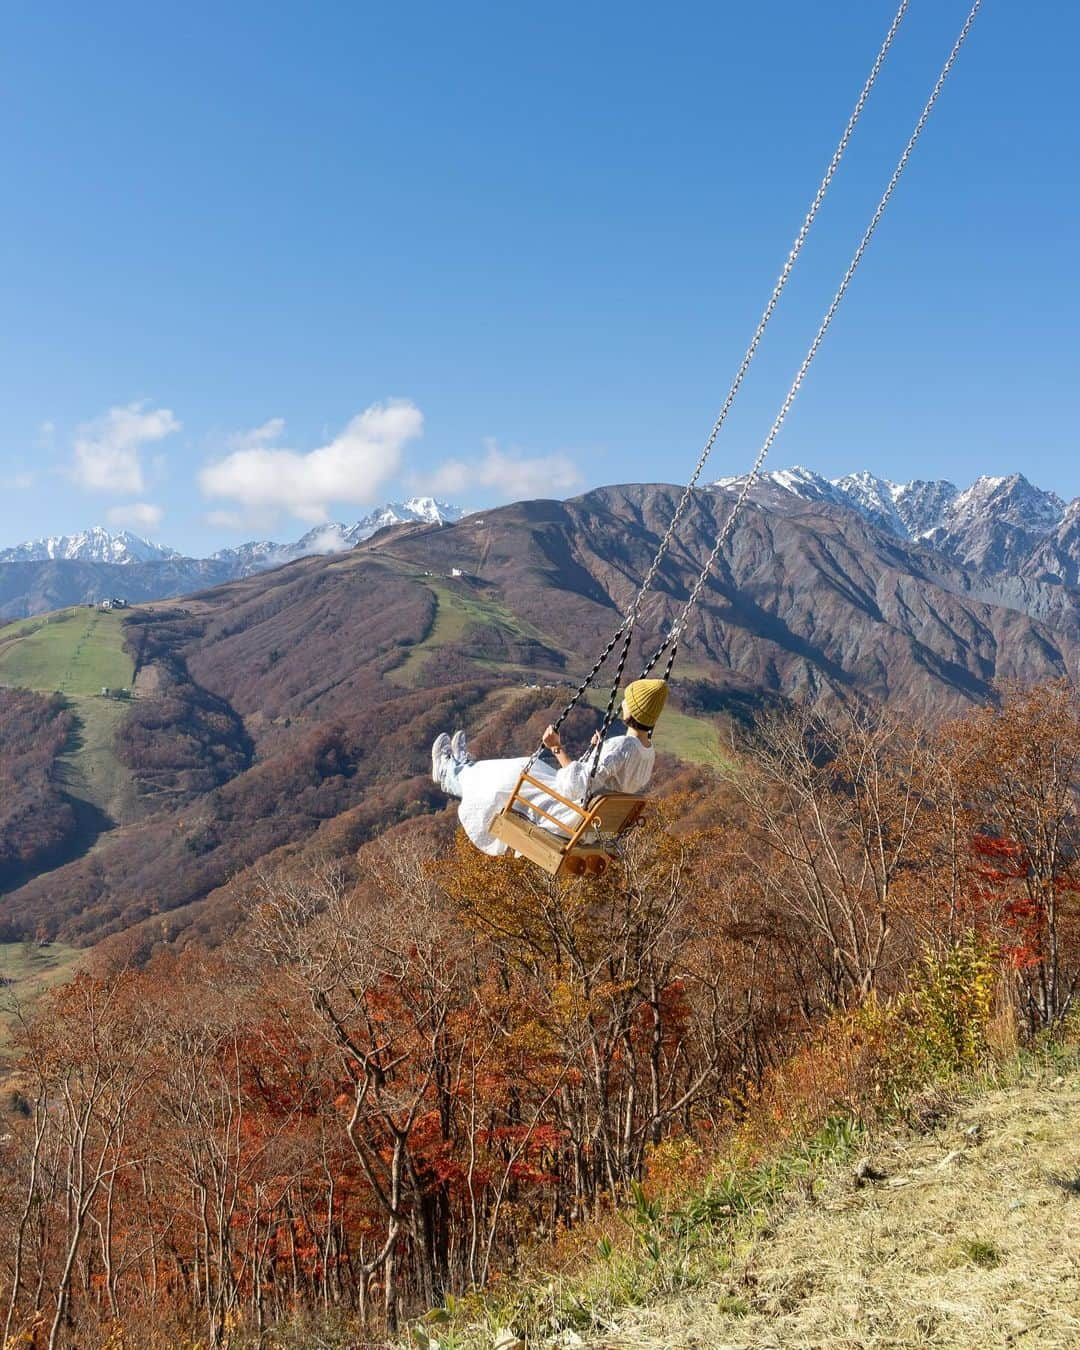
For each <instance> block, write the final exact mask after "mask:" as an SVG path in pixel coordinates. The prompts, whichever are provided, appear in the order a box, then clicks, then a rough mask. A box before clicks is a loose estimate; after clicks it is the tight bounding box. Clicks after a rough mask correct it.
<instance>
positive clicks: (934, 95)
mask: <svg viewBox="0 0 1080 1350" xmlns="http://www.w3.org/2000/svg"><path fill="white" fill-rule="evenodd" d="M981 7H982V0H975V3H974V4H973V5H972V7H971V10H970V12H969V13H968V16H967V19H966V20H965V21H964V26H963V27H962V28H961V30H960V34H959V36H958V37H957V39H956V41H955V43H954V44H953V48H952V51H951V52H950V53H949V56H948V59H947V60H946V62H945V64H944V66H943V67H942V69H941V74H940V75H939V76H938V78H937V83H936V84H935V85H934V87H933V90H932V91H931V93H930V97H929V98H928V99H927V101H926V105H925V107H924V108H923V110H922V113H921V114H920V116H919V120H918V121H917V122H916V124H915V129H914V131H913V132H912V133H911V135H910V137H909V138H908V142H907V145H905V147H904V151H903V153H902V154H901V156H900V158H899V160H898V161H897V164H896V168H895V169H893V172H892V177H891V178H890V179H889V182H888V184H887V186H886V188H885V191H884V192H883V193H882V195H881V199H880V201H879V202H878V204H877V208H876V210H875V211H874V214H873V216H872V217H871V218H870V224H869V225H868V226H867V227H866V231H865V233H864V234H863V237H862V239H861V240H860V241H859V246H858V248H857V249H856V250H855V254H854V256H853V257H852V259H851V262H850V263H849V264H848V269H847V271H846V272H845V273H844V277H843V280H842V281H841V282H840V285H839V287H838V288H837V291H836V294H835V295H834V296H833V298H832V302H831V303H830V305H829V308H828V309H827V310H826V311H825V317H824V318H823V319H822V321H821V324H820V325H819V327H818V330H817V333H816V334H815V335H814V340H813V342H811V344H810V348H809V350H808V351H807V353H806V355H805V357H803V361H802V365H800V367H799V369H798V371H797V373H796V375H795V378H794V380H793V381H792V382H791V388H790V389H789V390H788V392H787V396H786V398H785V399H784V402H783V403H782V404H781V407H780V411H779V412H778V413H777V415H776V418H775V420H774V421H773V424H772V426H771V427H770V428H769V434H768V435H767V436H766V437H765V440H764V441H763V442H762V445H761V449H760V450H759V451H758V453H757V458H756V459H755V460H754V463H753V466H752V468H751V470H750V472H749V474H748V475H747V477H746V481H745V482H744V484H743V486H742V489H741V491H740V492H739V495H738V497H737V498H736V500H735V505H734V506H733V507H732V508H731V512H730V514H729V515H728V517H727V519H726V521H725V522H724V525H723V527H722V529H721V530H720V533H719V535H718V536H717V538H716V543H715V544H714V545H713V550H712V552H711V553H710V554H709V557H708V559H707V560H706V563H705V566H704V567H703V568H702V569H701V572H700V573H699V575H698V578H697V581H696V582H695V583H694V587H693V589H692V590H691V592H690V595H689V598H688V599H687V601H686V603H685V605H683V607H682V610H681V611H680V613H679V616H678V617H677V618H676V620H675V622H674V624H672V627H671V631H670V632H669V633H668V635H667V637H666V638H665V639H664V641H663V642H662V643H661V644H660V646H659V647H658V648H657V650H656V651H655V652H654V653H653V655H652V657H651V658H650V659H649V662H648V664H647V665H646V667H645V669H644V671H643V672H642V676H643V677H644V676H645V675H648V673H649V671H651V670H652V669H653V667H654V666H655V665H656V663H657V661H659V659H660V658H661V656H663V654H664V652H665V651H666V650H667V649H668V647H669V646H670V647H671V655H670V657H669V659H668V663H667V668H666V671H665V674H664V678H665V679H667V678H668V676H669V675H670V673H671V667H672V665H673V664H674V661H675V651H676V649H677V647H678V643H679V638H680V636H681V635H682V632H683V628H684V626H685V624H686V620H687V618H688V617H689V615H690V611H691V610H692V609H693V608H694V606H695V604H696V603H697V600H698V596H699V595H700V594H701V591H702V588H703V587H704V585H705V583H706V581H707V580H708V578H709V576H710V574H711V572H712V570H713V568H714V567H715V565H716V561H717V559H718V558H719V556H720V554H721V552H722V550H723V548H724V545H725V544H726V543H727V541H728V539H729V538H730V536H731V532H732V530H733V529H734V527H735V521H736V518H737V517H738V515H739V512H740V511H741V509H742V507H743V505H744V503H745V502H746V499H747V497H748V496H749V494H750V489H751V488H752V487H753V485H754V482H755V480H756V479H757V476H758V474H759V472H760V471H761V466H762V465H763V464H764V462H765V456H766V455H767V454H768V453H769V450H770V449H771V447H772V444H773V442H774V441H775V440H776V437H777V436H778V435H779V432H780V428H781V427H782V426H783V425H784V421H785V419H786V418H787V415H788V413H789V412H790V411H791V405H792V404H793V403H794V402H795V399H796V396H797V395H798V392H799V389H800V388H801V386H802V383H803V380H804V379H805V378H806V373H807V371H808V370H809V369H810V366H811V363H812V362H813V360H814V357H815V356H816V355H817V353H818V348H819V347H820V346H821V343H822V341H823V340H824V337H825V334H826V333H827V332H828V330H829V326H830V325H831V323H832V321H833V319H834V318H835V316H836V311H837V310H838V309H839V308H840V303H841V301H842V300H843V298H844V295H845V294H846V293H847V289H848V287H849V286H850V284H851V281H852V278H853V277H854V275H855V273H856V271H857V270H858V267H859V264H860V263H861V262H862V259H863V254H864V253H865V252H866V250H867V248H868V247H869V244H870V240H871V239H872V238H873V236H874V232H875V230H876V229H877V227H878V224H879V223H880V221H881V218H882V216H883V215H884V214H885V208H886V207H887V206H888V204H889V200H890V198H891V197H892V195H893V192H894V191H895V190H896V185H897V184H898V183H899V181H900V178H901V176H902V175H903V172H904V170H905V169H906V168H907V164H908V160H909V159H910V158H911V154H912V151H913V150H914V149H915V146H916V144H917V142H918V140H919V137H920V136H921V135H922V133H923V129H924V128H925V126H926V124H927V122H928V121H929V119H930V114H931V113H932V112H933V110H934V105H935V104H936V103H937V101H938V96H939V95H940V93H941V91H942V89H943V88H944V86H945V81H946V80H947V79H948V77H949V73H950V71H951V70H952V68H953V65H954V64H955V62H956V58H957V57H958V56H959V54H960V49H961V47H963V45H964V43H965V41H966V40H967V36H968V34H969V33H970V32H971V28H972V25H973V24H974V22H975V18H976V15H977V14H978V12H979V10H980V8H981Z"/></svg>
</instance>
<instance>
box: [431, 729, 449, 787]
mask: <svg viewBox="0 0 1080 1350" xmlns="http://www.w3.org/2000/svg"><path fill="white" fill-rule="evenodd" d="M449 755H450V737H449V736H448V735H447V734H446V732H445V731H440V732H439V734H438V735H437V736H436V737H435V739H434V740H433V741H432V743H431V777H432V779H433V780H434V781H435V782H436V783H438V784H439V786H440V787H441V786H442V781H441V773H440V770H441V767H442V761H443V760H444V759H447V758H448V757H449Z"/></svg>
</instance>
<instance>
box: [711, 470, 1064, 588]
mask: <svg viewBox="0 0 1080 1350" xmlns="http://www.w3.org/2000/svg"><path fill="white" fill-rule="evenodd" d="M744 481H745V480H744V479H742V478H722V479H719V480H718V481H717V482H716V483H715V484H714V485H713V486H714V487H716V488H718V489H720V490H731V489H737V488H738V487H740V486H741V485H742V483H743V482H744ZM752 495H753V497H754V498H755V499H756V500H759V501H763V502H767V503H768V504H769V505H771V506H773V507H774V508H776V509H779V510H784V509H785V508H786V507H788V506H790V505H791V503H792V500H793V499H794V500H798V501H804V502H823V503H827V504H829V505H832V506H837V507H841V508H846V509H848V510H854V511H856V512H858V514H859V515H861V516H862V517H863V518H864V519H865V520H868V521H870V523H871V524H873V525H875V526H876V527H877V528H878V529H881V530H886V531H888V532H889V533H890V534H894V535H896V536H897V537H899V538H901V539H905V540H910V541H913V542H919V543H923V544H926V545H927V546H929V547H930V548H933V549H935V550H936V551H937V552H939V553H941V554H943V555H944V556H945V557H947V558H949V559H951V560H953V561H954V562H958V563H961V564H962V565H963V566H965V567H969V568H972V569H974V570H975V571H977V572H979V573H981V574H983V575H984V576H986V577H993V578H998V579H1010V580H1011V581H1013V582H1020V581H1026V580H1034V581H1039V582H1051V583H1053V582H1057V583H1058V584H1062V585H1065V586H1075V585H1076V584H1077V572H1078V569H1080V540H1078V534H1080V526H1078V520H1080V514H1078V512H1080V498H1078V499H1076V500H1075V501H1073V502H1072V503H1070V504H1068V505H1066V503H1065V502H1064V501H1062V499H1061V498H1060V497H1059V496H1058V495H1057V493H1056V492H1046V491H1044V490H1043V489H1041V488H1038V487H1036V486H1035V485H1034V484H1033V483H1030V482H1029V481H1028V480H1027V479H1026V478H1025V477H1024V475H1023V474H1020V473H1014V474H1009V475H1008V476H1007V477H990V476H984V477H982V478H977V479H976V480H975V482H974V483H972V484H971V486H970V487H968V488H966V489H965V490H964V491H962V492H961V491H960V490H959V489H958V488H957V487H956V486H955V484H953V483H950V482H948V481H946V480H944V479H939V480H937V481H932V482H924V481H922V480H921V479H915V480H914V481H912V482H910V483H893V482H891V481H890V480H889V479H887V478H877V477H875V476H874V475H873V474H871V473H868V472H866V471H862V472H860V473H853V474H847V475H845V476H844V477H843V478H834V479H828V478H823V477H822V476H821V475H820V474H816V473H814V472H813V471H812V470H810V469H804V468H800V467H798V466H796V467H795V468H792V469H777V470H773V471H771V472H769V473H765V474H762V475H761V477H760V479H759V480H758V482H757V484H755V487H754V490H753V493H752ZM1007 590H1008V586H1007V585H1006V590H1005V591H1003V592H1002V593H1003V594H1004V593H1006V592H1007Z"/></svg>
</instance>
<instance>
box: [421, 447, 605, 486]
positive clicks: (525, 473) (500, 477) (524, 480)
mask: <svg viewBox="0 0 1080 1350" xmlns="http://www.w3.org/2000/svg"><path fill="white" fill-rule="evenodd" d="M486 445H487V449H486V451H485V453H484V455H483V458H482V459H479V460H471V461H467V460H461V459H448V460H445V461H444V462H443V463H442V464H440V465H439V467H438V468H437V469H436V470H435V471H434V473H433V474H425V475H424V476H423V479H422V481H423V484H424V487H425V490H426V491H428V492H430V493H432V494H433V495H434V496H437V497H452V498H454V499H456V500H461V499H462V498H464V497H467V496H469V494H470V493H480V492H486V493H489V494H491V495H493V496H496V497H498V498H499V499H500V500H502V501H521V500H523V499H525V498H529V497H562V496H565V495H566V493H568V492H572V491H573V490H574V489H575V488H577V487H580V486H581V483H582V477H581V472H580V470H579V469H578V467H577V465H576V464H575V463H574V461H573V460H572V459H571V458H570V456H569V455H564V454H553V455H532V456H529V455H522V454H518V453H517V452H515V451H510V452H508V451H505V450H500V449H499V447H498V445H496V443H495V442H494V441H491V440H489V441H487V442H486Z"/></svg>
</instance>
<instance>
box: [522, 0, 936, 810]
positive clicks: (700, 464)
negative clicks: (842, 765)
mask: <svg viewBox="0 0 1080 1350" xmlns="http://www.w3.org/2000/svg"><path fill="white" fill-rule="evenodd" d="M909 4H910V0H901V3H900V5H899V6H898V8H897V10H896V13H895V14H894V15H893V20H892V23H891V24H890V25H889V29H888V32H887V33H886V34H885V38H884V40H883V42H882V44H881V47H880V48H879V50H878V53H877V56H876V57H875V58H874V63H873V65H872V66H871V67H870V74H869V75H868V76H867V77H866V81H865V83H864V84H863V87H862V90H861V91H860V93H859V97H858V99H857V100H856V102H855V107H854V108H853V109H852V112H851V116H850V117H849V118H848V120H847V125H846V126H845V127H844V132H843V135H842V136H841V137H840V140H839V141H838V142H837V145H836V149H835V150H834V151H833V154H832V158H831V159H830V160H829V165H828V168H827V169H826V170H825V175H824V177H823V178H822V180H821V182H820V184H819V185H818V189H817V192H816V193H815V194H814V199H813V201H812V202H811V203H810V207H809V210H808V211H807V213H806V215H805V217H804V218H803V222H802V225H801V226H800V227H799V232H798V234H797V235H796V236H795V241H794V243H793V244H792V246H791V248H790V249H789V251H788V255H787V259H786V260H785V262H784V266H783V268H782V269H781V272H780V275H779V277H778V278H777V280H776V284H775V285H774V286H773V289H772V294H771V295H770V296H769V301H768V304H766V306H765V309H764V310H763V311H762V314H761V318H760V319H759V320H758V324H757V327H756V328H755V330H754V335H753V337H752V338H751V339H750V345H749V346H748V347H747V349H746V352H745V354H744V355H743V358H742V361H740V363H739V368H738V370H737V371H736V372H735V378H734V379H733V380H732V382H731V388H730V389H729V390H728V393H727V397H726V398H725V399H724V402H723V405H722V406H721V408H720V412H719V414H718V415H717V418H716V420H715V422H714V423H713V425H712V430H711V431H710V432H709V435H708V437H707V438H706V440H705V444H704V446H703V447H702V450H701V453H700V455H699V456H698V461H697V464H696V465H695V467H694V472H693V473H692V474H691V476H690V479H689V481H688V482H687V484H686V487H685V488H684V489H683V493H682V496H681V498H680V499H679V503H678V505H677V506H676V508H675V514H674V515H673V516H672V518H671V522H670V524H669V525H668V527H667V530H666V532H665V534H664V536H663V538H662V539H661V541H660V546H659V548H658V549H657V552H656V556H655V557H654V558H653V560H652V563H651V564H650V566H649V569H648V571H647V572H646V573H645V576H644V578H643V580H642V582H641V585H640V587H639V588H638V591H637V594H636V595H635V597H634V599H633V602H632V603H631V605H630V607H629V609H628V610H627V611H626V615H625V617H624V618H623V621H622V623H621V624H620V625H619V627H618V628H617V629H616V630H615V632H614V633H613V634H612V636H611V640H610V641H609V642H608V644H607V646H606V647H605V648H604V650H603V652H602V653H601V656H600V659H599V660H598V661H597V662H596V664H595V665H594V666H593V668H592V670H590V671H589V673H588V675H587V676H586V677H585V679H584V680H583V681H582V682H581V684H580V685H579V686H578V688H577V690H576V692H575V693H574V695H573V697H572V698H571V699H570V701H569V703H567V705H566V707H565V708H564V709H563V710H562V712H561V713H560V714H559V716H558V719H557V720H556V721H555V723H554V727H555V730H556V731H558V729H559V728H560V727H561V726H562V724H563V723H564V722H565V721H566V719H567V717H569V716H570V714H571V712H573V710H574V708H575V707H576V706H577V704H578V702H579V700H580V699H581V696H582V695H583V694H584V693H585V691H586V690H587V689H588V688H589V686H590V685H591V684H592V682H593V680H595V678H596V676H597V675H598V674H599V672H600V669H601V667H602V666H603V665H604V663H605V662H606V661H607V659H608V657H609V656H610V655H611V653H612V652H613V651H614V649H615V646H616V644H617V643H618V641H619V638H620V637H623V636H624V634H625V640H624V643H623V651H622V654H621V657H620V661H619V670H618V677H617V679H621V678H622V671H623V668H624V666H625V664H626V658H627V655H628V653H629V649H630V642H631V639H632V637H633V629H634V625H635V623H636V622H637V618H638V614H639V612H640V609H641V605H642V602H643V600H644V598H645V596H646V594H647V593H648V591H649V589H650V588H651V586H652V583H653V582H654V581H655V579H656V575H657V573H658V572H659V570H660V566H661V564H662V562H663V560H664V558H665V557H666V556H667V552H668V549H669V548H670V547H671V543H672V540H673V539H674V537H675V533H676V531H677V529H678V527H679V524H680V523H681V521H682V518H683V516H684V514H685V513H686V508H687V507H688V506H689V504H690V499H691V497H692V496H693V491H694V488H695V487H696V486H697V482H698V479H699V478H700V477H701V474H702V472H703V471H704V468H705V464H706V462H707V461H708V458H709V455H710V454H711V453H712V448H713V446H714V445H715V444H716V438H717V437H718V436H719V434H720V431H721V428H722V427H723V425H724V423H725V421H726V420H727V416H728V413H729V412H730V411H731V407H732V404H733V403H734V402H735V398H736V396H737V394H738V392H739V389H740V387H741V386H742V382H743V380H744V379H745V378H746V373H747V371H748V370H749V369H750V365H751V362H752V361H753V359H754V357H755V355H756V354H757V349H758V347H759V346H760V345H761V339H762V337H763V336H764V334H765V329H766V328H767V327H768V324H769V320H770V319H771V318H772V316H773V312H774V311H775V309H776V306H777V304H778V303H779V301H780V296H781V295H782V294H783V291H784V287H785V286H786V285H787V282H788V278H789V277H790V276H791V272H792V269H793V268H794V266H795V263H796V262H797V261H798V258H799V254H800V253H801V252H802V248H803V245H804V244H805V243H806V238H807V235H808V234H809V233H810V227H811V226H812V225H813V223H814V221H815V219H816V218H817V214H818V211H819V210H820V208H821V204H822V202H823V201H824V200H825V194H826V193H827V192H828V190H829V187H830V185H831V183H832V180H833V178H834V177H835V175H836V171H837V169H838V168H839V167H840V161H841V160H842V159H843V157H844V152H845V151H846V150H847V147H848V142H849V141H850V140H851V137H852V133H853V132H854V130H855V127H856V125H857V123H858V121H859V118H860V117H861V116H862V111H863V109H864V107H865V106H866V101H867V99H868V98H869V97H870V92H871V90H872V89H873V87H874V85H875V84H876V82H877V78H878V75H879V74H880V73H881V68H882V66H883V65H884V63H885V58H886V56H887V55H888V53H889V49H890V47H891V46H892V44H893V39H894V38H895V37H896V34H897V32H898V31H899V28H900V25H901V23H902V22H903V19H904V16H905V14H906V13H907V10H908V6H909ZM617 689H618V683H617V682H616V684H615V686H614V688H613V690H612V695H611V698H610V699H609V700H608V712H607V715H606V716H605V719H604V725H603V727H602V735H601V743H602V741H603V737H604V736H606V734H607V730H608V728H609V727H610V725H611V722H612V720H613V709H614V701H615V693H616V692H617ZM542 749H543V742H541V743H540V745H539V746H538V747H537V748H536V750H534V751H533V753H532V755H531V756H530V757H529V762H528V764H527V766H526V772H528V770H529V769H531V768H532V765H533V763H534V762H535V760H536V757H537V755H539V753H540V751H541V750H542ZM599 749H600V747H599V745H598V746H597V754H596V755H595V756H594V757H593V770H592V773H591V774H590V775H589V784H590V786H591V784H592V776H593V774H594V773H595V772H596V764H597V763H598V762H599Z"/></svg>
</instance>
